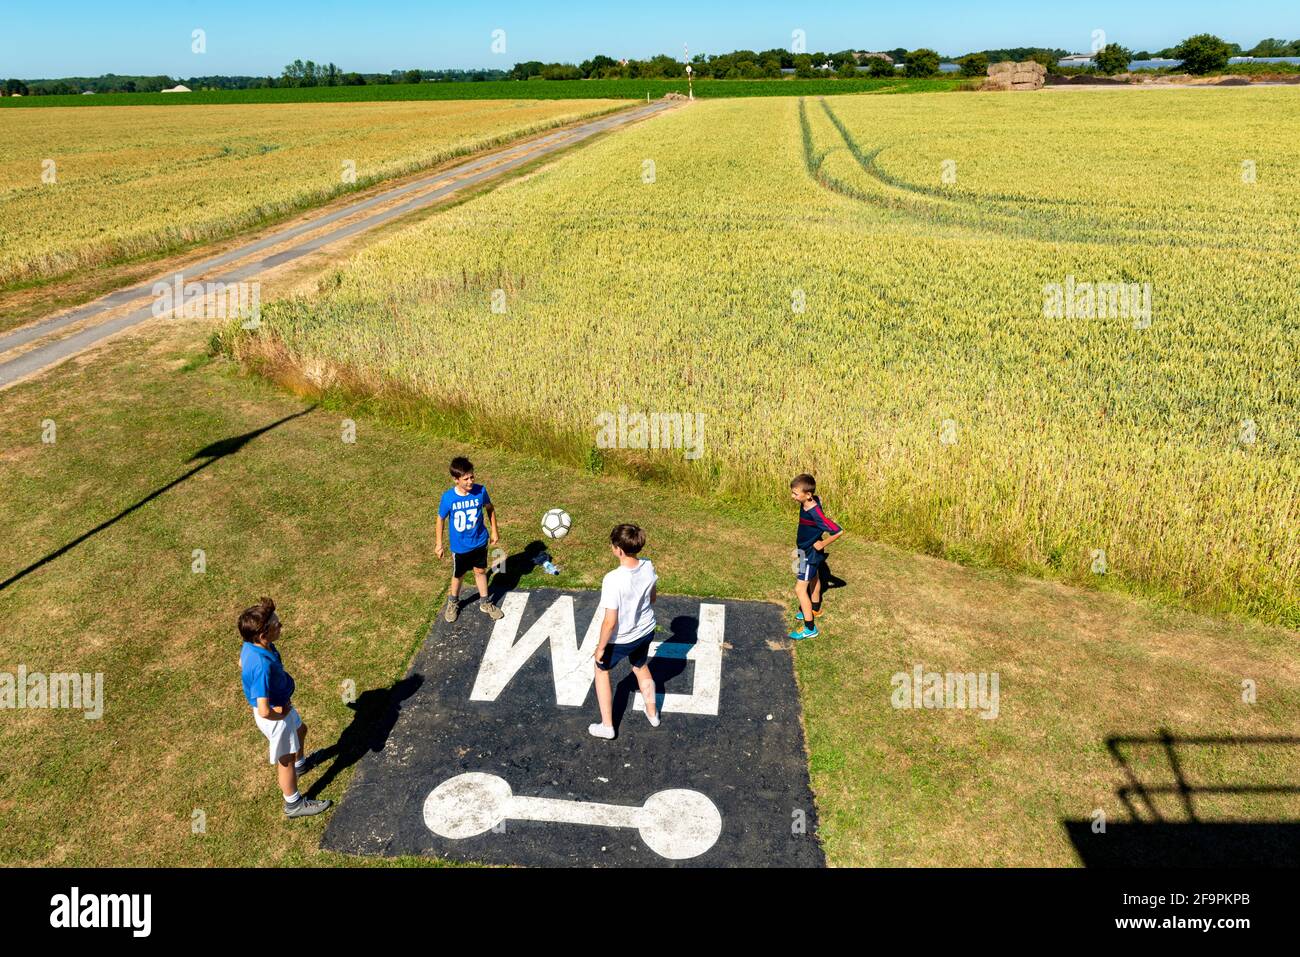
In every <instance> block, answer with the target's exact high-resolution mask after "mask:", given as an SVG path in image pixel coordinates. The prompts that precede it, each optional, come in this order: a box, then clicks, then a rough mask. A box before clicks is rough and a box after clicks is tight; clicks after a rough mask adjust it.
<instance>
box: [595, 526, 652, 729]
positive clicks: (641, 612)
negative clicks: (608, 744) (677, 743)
mask: <svg viewBox="0 0 1300 957" xmlns="http://www.w3.org/2000/svg"><path fill="white" fill-rule="evenodd" d="M609 547H610V550H611V551H612V552H613V553H614V555H615V557H616V558H617V559H618V568H615V569H614V570H613V571H612V572H610V573H609V574H608V575H606V576H605V580H604V582H602V583H601V586H600V607H601V608H603V609H604V610H605V620H604V621H603V622H601V625H600V642H599V644H597V645H596V700H597V701H598V702H599V703H600V723H599V724H593V725H591V726H590V727H589V728H587V730H588V731H590V732H591V734H592V735H593V736H595V737H597V738H606V739H608V738H612V737H614V689H613V686H612V685H611V684H610V680H609V672H610V669H611V668H613V667H614V666H615V665H616V664H618V663H619V662H620V661H622V660H623V659H624V658H626V659H627V660H628V662H629V663H630V664H631V665H632V674H634V675H636V681H637V684H638V685H640V687H641V697H642V698H644V699H645V716H646V717H647V718H648V719H649V720H650V725H651V726H652V727H655V728H657V727H659V714H658V711H657V708H656V701H655V682H654V678H652V677H651V676H650V666H649V665H648V664H647V659H648V658H649V656H650V640H651V639H652V638H653V637H654V633H655V610H654V601H655V598H656V597H657V593H656V591H655V582H657V581H658V576H657V575H655V567H654V565H653V564H652V563H651V562H650V561H649V560H648V559H641V558H637V557H636V556H637V555H638V554H639V553H640V551H641V549H643V548H645V532H643V531H641V529H640V528H638V527H637V526H635V525H615V526H614V530H613V531H612V532H610V533H609Z"/></svg>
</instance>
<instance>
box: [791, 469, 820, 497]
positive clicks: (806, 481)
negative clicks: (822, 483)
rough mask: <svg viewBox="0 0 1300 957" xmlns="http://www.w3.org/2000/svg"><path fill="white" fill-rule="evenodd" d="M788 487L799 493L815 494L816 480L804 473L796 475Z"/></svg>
mask: <svg viewBox="0 0 1300 957" xmlns="http://www.w3.org/2000/svg"><path fill="white" fill-rule="evenodd" d="M790 487H791V488H796V489H798V490H799V491H801V492H814V493H815V492H816V491H817V480H816V479H815V478H813V477H812V476H811V475H809V474H808V473H807V472H804V473H803V474H802V475H796V476H795V477H794V478H792V479H791V480H790Z"/></svg>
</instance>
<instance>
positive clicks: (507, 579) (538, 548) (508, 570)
mask: <svg viewBox="0 0 1300 957" xmlns="http://www.w3.org/2000/svg"><path fill="white" fill-rule="evenodd" d="M545 551H546V545H545V544H544V543H543V542H539V541H537V540H535V539H534V540H533V541H531V542H529V543H528V545H527V546H526V547H525V548H524V550H523V551H522V552H518V553H516V554H514V555H511V556H510V557H509V558H507V559H506V564H505V567H504V568H503V569H502V570H500V571H498V572H496V573H495V574H493V575H492V577H491V581H490V582H489V583H488V598H489V599H490V600H491V601H492V603H493V604H498V605H499V604H500V603H501V599H502V598H503V597H505V594H506V593H507V592H509V591H513V590H514V589H516V588H518V587H519V582H520V580H521V579H522V578H523V577H524V576H525V575H527V574H530V573H531V572H532V571H533V569H535V568H537V567H539V566H538V564H537V559H538V558H540V557H541V555H542V554H543V553H544V552H545Z"/></svg>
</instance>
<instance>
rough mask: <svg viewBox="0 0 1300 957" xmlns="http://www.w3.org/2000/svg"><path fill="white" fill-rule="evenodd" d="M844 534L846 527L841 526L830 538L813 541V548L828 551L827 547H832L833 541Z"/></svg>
mask: <svg viewBox="0 0 1300 957" xmlns="http://www.w3.org/2000/svg"><path fill="white" fill-rule="evenodd" d="M843 534H844V529H842V528H841V529H840V530H839V531H838V532H836V533H835V534H834V535H832V536H831V537H830V538H819V539H818V540H817V541H815V542H813V548H815V549H817V551H819V552H824V551H826V549H827V548H829V547H830V544H831V542H833V541H835V540H836V539H838V538H839V537H840V536H841V535H843Z"/></svg>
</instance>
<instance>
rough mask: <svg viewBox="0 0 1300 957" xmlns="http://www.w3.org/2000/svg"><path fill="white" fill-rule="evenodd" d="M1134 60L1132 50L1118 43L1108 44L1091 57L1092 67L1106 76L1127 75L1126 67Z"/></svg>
mask: <svg viewBox="0 0 1300 957" xmlns="http://www.w3.org/2000/svg"><path fill="white" fill-rule="evenodd" d="M1135 59H1136V57H1134V56H1133V51H1132V50H1130V49H1129V48H1128V47H1122V46H1120V45H1119V44H1118V43H1108V44H1106V45H1105V46H1104V47H1102V48H1101V49H1100V50H1098V51H1097V52H1096V53H1094V54H1093V55H1092V63H1093V66H1095V67H1096V68H1097V72H1098V73H1102V74H1105V75H1106V76H1114V75H1115V74H1116V73H1127V72H1128V65H1129V64H1130V63H1132V62H1133V61H1134V60H1135Z"/></svg>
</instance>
